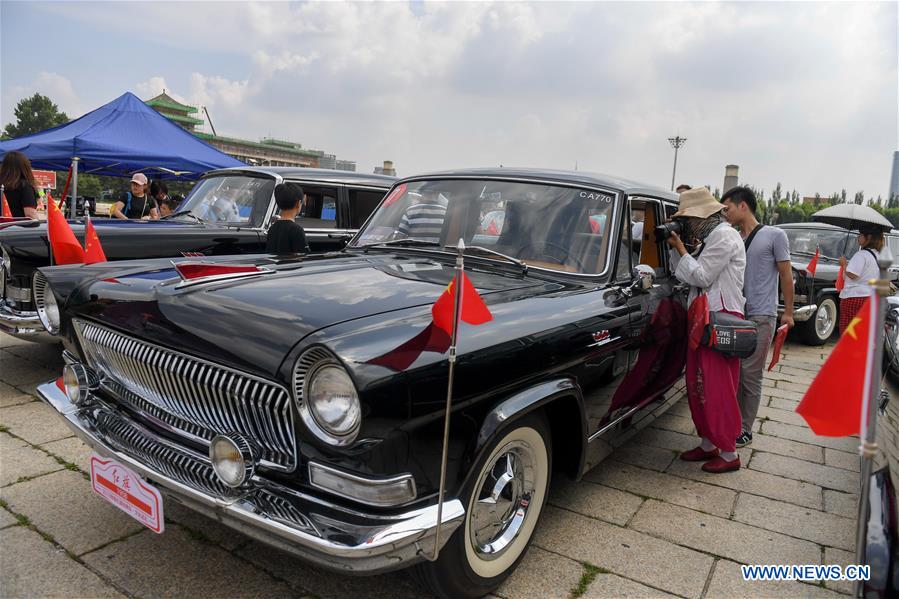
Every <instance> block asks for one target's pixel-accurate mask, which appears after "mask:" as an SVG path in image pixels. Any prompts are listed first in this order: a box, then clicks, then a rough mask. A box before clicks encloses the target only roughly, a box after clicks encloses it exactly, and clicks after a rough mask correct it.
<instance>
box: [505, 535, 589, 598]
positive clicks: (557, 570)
mask: <svg viewBox="0 0 899 599" xmlns="http://www.w3.org/2000/svg"><path fill="white" fill-rule="evenodd" d="M583 573H584V567H583V566H582V565H581V564H580V563H578V562H576V561H574V560H572V559H568V558H567V557H562V556H561V555H556V554H555V553H550V552H548V551H544V550H543V549H540V548H539V547H531V548H530V549H528V552H527V555H525V556H524V559H523V560H521V563H520V564H519V565H518V568H517V569H516V570H515V572H513V573H512V576H510V577H509V579H508V580H506V582H504V583H503V585H502V586H501V587H499V588H498V589H497V590H496V594H497V595H499V596H500V597H504V598H505V599H531V598H533V597H545V598H546V599H568V597H569V595H571V589H573V588H574V587H576V586H577V584H578V582H580V580H581V576H582V575H583Z"/></svg>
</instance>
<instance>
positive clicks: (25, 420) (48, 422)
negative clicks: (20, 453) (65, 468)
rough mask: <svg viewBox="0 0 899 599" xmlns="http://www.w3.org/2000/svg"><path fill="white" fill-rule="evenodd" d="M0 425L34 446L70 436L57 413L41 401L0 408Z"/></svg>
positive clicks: (70, 433)
mask: <svg viewBox="0 0 899 599" xmlns="http://www.w3.org/2000/svg"><path fill="white" fill-rule="evenodd" d="M0 425H3V426H5V427H7V428H9V431H10V432H11V433H13V434H14V435H16V436H18V437H21V438H23V439H25V440H26V441H28V442H29V443H32V444H34V445H40V444H42V443H47V442H49V441H56V440H57V439H64V438H65V437H71V436H72V431H70V430H69V427H67V426H66V425H65V424H63V423H62V419H61V418H60V417H59V416H58V415H57V413H56V412H55V411H54V410H53V409H52V408H50V407H49V406H48V405H46V404H45V403H44V402H41V401H32V402H30V403H26V404H22V405H19V406H12V407H9V408H0Z"/></svg>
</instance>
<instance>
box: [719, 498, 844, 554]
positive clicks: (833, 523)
mask: <svg viewBox="0 0 899 599" xmlns="http://www.w3.org/2000/svg"><path fill="white" fill-rule="evenodd" d="M734 520H737V521H739V522H744V523H746V524H750V525H752V526H757V527H759V528H764V529H767V530H772V531H775V532H781V533H784V534H787V535H790V536H791V537H798V538H800V539H806V540H808V541H813V542H815V543H819V544H821V545H828V546H830V547H838V548H841V549H846V550H851V549H852V548H853V547H855V520H854V519H850V518H844V517H843V516H837V515H835V514H828V513H826V512H820V511H818V510H813V509H810V508H804V507H799V506H795V505H790V504H789V503H784V502H783V501H774V500H773V499H767V498H765V497H759V496H757V495H748V494H746V493H741V494H740V496H739V497H738V498H737V506H736V509H735V510H734Z"/></svg>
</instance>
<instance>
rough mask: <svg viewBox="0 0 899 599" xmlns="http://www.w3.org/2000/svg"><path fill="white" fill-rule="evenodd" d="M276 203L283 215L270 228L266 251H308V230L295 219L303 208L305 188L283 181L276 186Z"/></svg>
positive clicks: (278, 253) (281, 252)
mask: <svg viewBox="0 0 899 599" xmlns="http://www.w3.org/2000/svg"><path fill="white" fill-rule="evenodd" d="M275 203H276V204H278V208H280V209H281V215H280V217H279V219H278V221H277V222H275V223H274V224H273V225H272V226H271V227H269V229H268V239H267V240H266V244H265V251H266V253H269V254H276V255H283V254H296V253H300V252H308V251H309V246H308V245H306V232H305V231H304V230H303V227H301V226H300V225H298V224H297V223H296V221H294V219H295V218H296V216H297V214H299V212H300V210H301V209H302V208H303V188H302V187H300V186H299V185H297V184H296V183H282V184H280V185H278V186H277V187H275Z"/></svg>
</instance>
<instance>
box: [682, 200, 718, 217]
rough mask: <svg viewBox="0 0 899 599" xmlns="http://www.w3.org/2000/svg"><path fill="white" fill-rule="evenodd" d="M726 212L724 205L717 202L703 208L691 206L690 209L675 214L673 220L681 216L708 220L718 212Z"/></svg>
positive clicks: (704, 205)
mask: <svg viewBox="0 0 899 599" xmlns="http://www.w3.org/2000/svg"><path fill="white" fill-rule="evenodd" d="M722 210H724V205H723V204H719V203H718V202H715V204H714V205H713V204H703V205H702V206H690V207H689V208H684V209H683V210H678V211H677V212H675V213H674V214H672V215H671V218H678V217H679V216H694V217H696V218H708V217H710V216H712V215H713V214H715V213H716V212H721V211H722Z"/></svg>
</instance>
